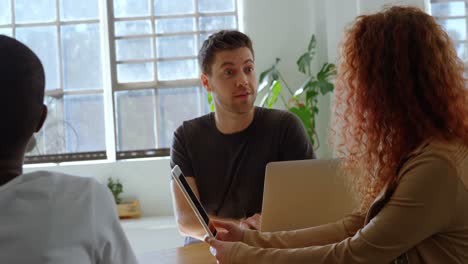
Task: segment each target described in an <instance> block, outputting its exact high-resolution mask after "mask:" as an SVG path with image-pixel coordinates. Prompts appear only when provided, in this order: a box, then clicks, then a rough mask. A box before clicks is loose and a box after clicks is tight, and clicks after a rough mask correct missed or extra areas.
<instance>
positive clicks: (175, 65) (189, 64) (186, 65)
mask: <svg viewBox="0 0 468 264" xmlns="http://www.w3.org/2000/svg"><path fill="white" fill-rule="evenodd" d="M197 77H198V65H197V61H196V60H176V61H159V62H158V79H159V80H161V81H170V80H181V79H196V78H197Z"/></svg>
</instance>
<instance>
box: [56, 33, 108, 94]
mask: <svg viewBox="0 0 468 264" xmlns="http://www.w3.org/2000/svg"><path fill="white" fill-rule="evenodd" d="M99 31H100V29H99V25H98V24H79V25H69V26H62V54H63V56H62V57H63V61H62V63H63V80H64V85H65V89H67V90H71V89H102V65H101V41H100V32H99Z"/></svg>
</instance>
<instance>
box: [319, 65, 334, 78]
mask: <svg viewBox="0 0 468 264" xmlns="http://www.w3.org/2000/svg"><path fill="white" fill-rule="evenodd" d="M334 75H336V67H335V64H333V63H324V64H323V65H322V68H321V69H320V71H319V72H318V73H317V80H326V79H328V78H329V77H330V76H334Z"/></svg>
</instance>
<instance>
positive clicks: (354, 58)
mask: <svg viewBox="0 0 468 264" xmlns="http://www.w3.org/2000/svg"><path fill="white" fill-rule="evenodd" d="M341 58H342V62H341V64H340V70H339V77H338V80H337V89H336V91H335V104H334V111H333V112H334V122H333V129H332V132H333V133H332V134H333V135H334V137H335V138H336V140H335V148H336V153H337V156H338V157H340V158H342V159H343V166H344V168H345V169H346V171H359V172H360V173H356V174H354V175H352V176H350V179H351V180H350V183H351V185H352V188H353V190H354V191H355V193H356V194H357V195H358V198H359V201H360V207H359V210H357V212H356V213H355V214H353V215H350V216H347V217H345V218H344V219H343V220H341V221H338V222H336V223H331V224H327V225H323V226H318V227H311V228H307V229H302V230H297V231H288V232H274V233H260V232H257V231H250V230H242V229H239V228H238V227H236V226H235V225H231V224H228V223H222V222H215V225H217V226H218V227H220V228H222V229H225V230H227V232H219V233H218V236H217V239H210V240H208V242H209V243H210V245H211V247H212V248H213V249H214V250H215V251H216V254H215V255H216V258H217V259H218V261H219V262H220V263H221V264H226V263H288V264H293V263H468V90H466V88H465V79H464V77H463V71H464V66H463V63H462V62H461V61H460V59H458V57H457V54H456V52H455V50H454V47H453V43H452V42H451V41H450V39H449V37H448V35H447V34H446V33H445V32H444V31H443V30H442V28H441V27H440V26H439V25H438V24H437V23H436V21H435V19H434V18H433V17H431V16H429V15H427V14H425V13H424V12H423V11H421V10H419V9H417V8H413V7H391V8H388V9H386V10H384V11H382V12H380V13H376V14H373V15H365V16H360V17H358V18H357V19H356V21H355V23H354V24H353V26H352V27H351V28H350V29H349V31H348V32H347V34H346V38H345V41H344V43H343V46H342V56H341ZM317 214H320V212H317ZM228 241H231V242H228ZM233 241H241V242H233ZM242 242H243V243H242Z"/></svg>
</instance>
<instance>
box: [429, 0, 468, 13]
mask: <svg viewBox="0 0 468 264" xmlns="http://www.w3.org/2000/svg"><path fill="white" fill-rule="evenodd" d="M431 12H432V15H433V16H464V15H465V14H466V13H465V2H464V1H458V2H445V3H433V4H431Z"/></svg>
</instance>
